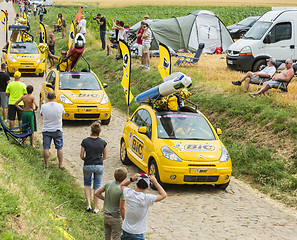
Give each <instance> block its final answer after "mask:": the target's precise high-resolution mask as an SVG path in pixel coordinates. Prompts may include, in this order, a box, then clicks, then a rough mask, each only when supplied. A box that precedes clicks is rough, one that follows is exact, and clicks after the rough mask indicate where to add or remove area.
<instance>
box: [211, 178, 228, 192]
mask: <svg viewBox="0 0 297 240" xmlns="http://www.w3.org/2000/svg"><path fill="white" fill-rule="evenodd" d="M229 183H230V180H229V181H228V182H226V183H224V184H216V185H215V186H216V188H219V189H222V190H225V189H226V188H227V187H228V186H229Z"/></svg>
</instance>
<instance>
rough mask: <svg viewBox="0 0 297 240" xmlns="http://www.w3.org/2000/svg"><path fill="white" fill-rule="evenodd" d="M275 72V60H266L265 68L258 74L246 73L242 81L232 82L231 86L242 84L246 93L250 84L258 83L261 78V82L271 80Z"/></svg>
mask: <svg viewBox="0 0 297 240" xmlns="http://www.w3.org/2000/svg"><path fill="white" fill-rule="evenodd" d="M275 72H276V68H275V59H274V58H269V59H267V66H266V67H265V68H264V69H263V70H261V71H258V72H247V73H246V74H245V75H244V76H243V77H242V79H240V80H239V81H232V84H233V85H237V86H241V83H242V82H244V92H248V90H249V86H250V82H252V83H260V77H262V80H263V81H264V82H266V81H267V80H269V78H271V77H272V76H273V75H274V74H275Z"/></svg>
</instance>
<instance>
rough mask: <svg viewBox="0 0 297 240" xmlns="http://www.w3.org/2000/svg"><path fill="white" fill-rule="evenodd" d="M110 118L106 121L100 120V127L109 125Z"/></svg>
mask: <svg viewBox="0 0 297 240" xmlns="http://www.w3.org/2000/svg"><path fill="white" fill-rule="evenodd" d="M110 118H111V117H109V118H108V119H106V120H101V124H102V125H108V124H109V123H110Z"/></svg>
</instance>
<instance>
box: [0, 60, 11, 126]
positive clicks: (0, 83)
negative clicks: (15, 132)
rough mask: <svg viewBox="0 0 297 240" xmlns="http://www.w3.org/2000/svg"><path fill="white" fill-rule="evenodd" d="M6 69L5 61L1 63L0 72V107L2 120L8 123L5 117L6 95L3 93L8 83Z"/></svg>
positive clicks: (8, 78)
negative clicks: (0, 108)
mask: <svg viewBox="0 0 297 240" xmlns="http://www.w3.org/2000/svg"><path fill="white" fill-rule="evenodd" d="M6 71H7V65H6V63H2V64H1V72H0V102H1V107H2V109H3V121H4V123H5V124H8V121H7V119H6V117H7V107H8V96H6V95H5V91H6V88H7V85H8V83H9V80H10V77H9V75H8V74H7V73H6Z"/></svg>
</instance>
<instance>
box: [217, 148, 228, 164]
mask: <svg viewBox="0 0 297 240" xmlns="http://www.w3.org/2000/svg"><path fill="white" fill-rule="evenodd" d="M229 159H230V156H229V153H228V151H227V149H226V148H224V147H222V154H221V157H220V160H219V161H220V162H227V161H228V160H229Z"/></svg>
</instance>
